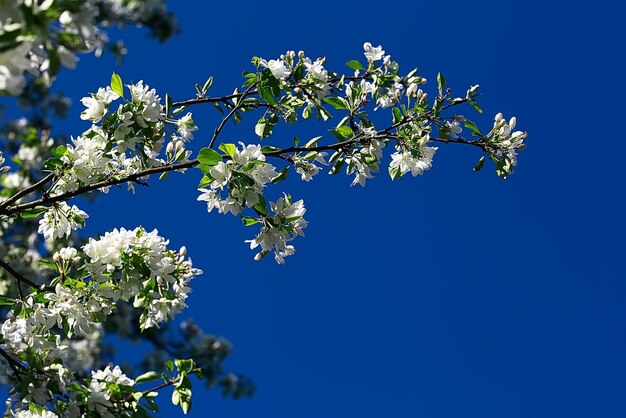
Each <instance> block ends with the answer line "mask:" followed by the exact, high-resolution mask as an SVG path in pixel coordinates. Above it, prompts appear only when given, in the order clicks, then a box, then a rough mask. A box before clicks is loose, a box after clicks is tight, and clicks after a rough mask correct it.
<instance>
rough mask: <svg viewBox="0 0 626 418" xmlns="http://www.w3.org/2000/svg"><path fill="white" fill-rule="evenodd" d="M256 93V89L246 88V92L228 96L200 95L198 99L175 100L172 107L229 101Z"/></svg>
mask: <svg viewBox="0 0 626 418" xmlns="http://www.w3.org/2000/svg"><path fill="white" fill-rule="evenodd" d="M255 93H256V90H252V91H250V92H248V91H247V90H246V92H242V93H233V94H230V95H228V96H220V97H198V98H196V99H189V100H183V101H180V102H174V103H172V109H173V108H176V107H183V106H192V105H196V104H202V103H228V101H229V100H232V99H238V98H240V97H241V98H243V96H247V95H250V94H255Z"/></svg>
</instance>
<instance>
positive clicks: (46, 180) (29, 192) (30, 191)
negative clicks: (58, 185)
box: [0, 173, 54, 209]
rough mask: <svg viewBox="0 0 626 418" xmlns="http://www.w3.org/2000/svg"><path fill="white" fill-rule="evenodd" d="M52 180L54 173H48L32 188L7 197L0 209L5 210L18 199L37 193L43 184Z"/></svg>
mask: <svg viewBox="0 0 626 418" xmlns="http://www.w3.org/2000/svg"><path fill="white" fill-rule="evenodd" d="M53 178H54V173H50V174H48V175H47V176H46V177H44V178H42V179H41V180H39V181H38V182H37V183H35V184H33V185H32V186H29V187H27V188H25V189H22V190H20V191H18V192H17V193H15V194H14V195H13V196H11V197H9V198H8V199H7V200H5V201H4V202H2V203H1V204H0V209H2V208H6V207H7V206H9V205H11V204H12V203H14V202H16V201H17V200H19V199H20V198H22V197H24V196H26V195H29V194H31V193H32V192H35V191H37V189H39V188H41V187H42V186H43V185H44V184H46V183H48V182H49V181H50V180H52V179H53Z"/></svg>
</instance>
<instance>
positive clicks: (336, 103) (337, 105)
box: [324, 97, 348, 110]
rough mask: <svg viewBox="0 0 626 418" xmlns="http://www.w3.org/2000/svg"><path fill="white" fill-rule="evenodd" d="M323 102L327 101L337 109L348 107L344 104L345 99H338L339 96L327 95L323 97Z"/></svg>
mask: <svg viewBox="0 0 626 418" xmlns="http://www.w3.org/2000/svg"><path fill="white" fill-rule="evenodd" d="M324 102H326V103H328V104H329V105H331V106H332V107H333V108H335V109H337V110H347V109H348V106H347V105H346V103H345V101H344V100H343V99H340V98H339V97H327V98H325V99H324Z"/></svg>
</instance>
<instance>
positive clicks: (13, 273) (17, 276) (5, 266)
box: [0, 260, 42, 289]
mask: <svg viewBox="0 0 626 418" xmlns="http://www.w3.org/2000/svg"><path fill="white" fill-rule="evenodd" d="M0 267H2V268H3V269H4V270H6V271H7V272H9V274H11V276H13V277H15V279H16V280H17V281H18V282H22V283H26V284H27V285H29V286H30V287H34V288H35V289H41V288H42V285H38V284H37V283H35V282H33V281H31V280H29V279H27V278H26V277H24V276H22V275H21V274H19V273H18V272H17V271H15V270H14V269H13V267H11V266H10V265H9V264H7V263H6V262H5V261H2V260H0ZM18 284H19V283H18Z"/></svg>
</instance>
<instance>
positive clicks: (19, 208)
mask: <svg viewBox="0 0 626 418" xmlns="http://www.w3.org/2000/svg"><path fill="white" fill-rule="evenodd" d="M198 164H199V161H198V160H191V161H187V162H185V163H174V164H165V165H161V166H157V167H152V168H148V169H146V170H143V171H140V172H137V173H135V174H131V175H129V176H126V177H122V178H119V179H110V178H109V179H105V180H101V181H98V182H96V183H93V184H89V185H87V186H83V187H79V188H78V189H76V190H74V191H72V192H67V193H62V194H59V195H56V196H47V197H42V198H41V199H37V200H34V201H32V202H28V203H23V204H21V205H15V206H10V207H8V208H4V209H0V215H12V214H15V213H21V212H24V211H25V210H28V209H32V208H34V207H36V206H40V205H43V206H45V205H50V204H52V203H56V202H64V201H66V200H68V199H71V198H72V197H75V196H78V195H81V194H85V193H88V192H91V191H93V190H97V189H101V188H103V187H109V186H115V185H117V184H122V183H127V182H135V181H136V180H139V179H140V178H142V177H145V176H149V175H151V174H159V173H165V172H169V171H176V170H182V169H186V168H191V167H194V166H196V165H198Z"/></svg>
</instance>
